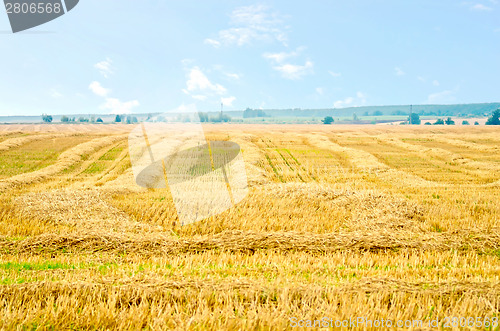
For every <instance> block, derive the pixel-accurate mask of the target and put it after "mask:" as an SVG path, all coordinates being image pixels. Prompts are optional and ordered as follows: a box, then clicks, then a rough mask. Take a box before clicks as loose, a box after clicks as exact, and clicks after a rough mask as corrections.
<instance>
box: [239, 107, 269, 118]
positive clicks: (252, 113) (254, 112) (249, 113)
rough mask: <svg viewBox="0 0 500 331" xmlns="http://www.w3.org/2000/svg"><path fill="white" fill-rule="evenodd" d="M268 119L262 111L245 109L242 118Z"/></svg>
mask: <svg viewBox="0 0 500 331" xmlns="http://www.w3.org/2000/svg"><path fill="white" fill-rule="evenodd" d="M255 117H269V115H267V114H266V113H265V112H264V111H263V110H262V109H251V108H247V109H245V111H244V112H243V118H255Z"/></svg>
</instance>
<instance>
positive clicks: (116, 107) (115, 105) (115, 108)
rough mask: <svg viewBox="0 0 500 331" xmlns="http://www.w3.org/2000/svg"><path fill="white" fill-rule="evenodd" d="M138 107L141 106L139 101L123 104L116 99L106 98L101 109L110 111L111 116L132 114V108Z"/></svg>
mask: <svg viewBox="0 0 500 331" xmlns="http://www.w3.org/2000/svg"><path fill="white" fill-rule="evenodd" d="M137 106H139V101H137V100H132V101H127V102H122V101H120V100H119V99H116V98H106V102H105V103H104V104H102V105H101V106H100V109H106V110H109V111H110V113H111V114H130V113H131V112H132V108H134V107H137Z"/></svg>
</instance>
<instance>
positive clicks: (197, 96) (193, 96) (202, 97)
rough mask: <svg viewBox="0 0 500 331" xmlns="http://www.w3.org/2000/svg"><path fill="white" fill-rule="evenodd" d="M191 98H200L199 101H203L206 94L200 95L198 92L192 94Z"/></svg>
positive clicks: (205, 98)
mask: <svg viewBox="0 0 500 331" xmlns="http://www.w3.org/2000/svg"><path fill="white" fill-rule="evenodd" d="M191 98H193V99H195V100H200V101H205V100H207V96H206V95H201V94H198V95H192V96H191Z"/></svg>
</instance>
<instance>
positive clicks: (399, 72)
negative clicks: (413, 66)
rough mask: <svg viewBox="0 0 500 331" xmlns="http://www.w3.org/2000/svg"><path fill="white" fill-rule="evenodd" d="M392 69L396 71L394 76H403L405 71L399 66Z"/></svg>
mask: <svg viewBox="0 0 500 331" xmlns="http://www.w3.org/2000/svg"><path fill="white" fill-rule="evenodd" d="M394 71H395V72H396V76H403V75H404V74H405V72H404V71H403V70H401V68H399V67H396V68H394Z"/></svg>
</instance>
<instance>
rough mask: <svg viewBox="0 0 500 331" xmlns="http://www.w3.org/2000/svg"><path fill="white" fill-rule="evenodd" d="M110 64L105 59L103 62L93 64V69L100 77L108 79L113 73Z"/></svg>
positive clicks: (108, 59) (108, 60)
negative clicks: (97, 71)
mask: <svg viewBox="0 0 500 331" xmlns="http://www.w3.org/2000/svg"><path fill="white" fill-rule="evenodd" d="M112 63H113V61H111V59H110V58H107V59H106V60H104V61H101V62H99V63H96V64H94V68H96V69H97V70H99V72H100V73H101V75H103V76H104V78H108V77H109V76H110V75H112V74H113V73H114V71H113V68H112V67H111V64H112Z"/></svg>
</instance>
